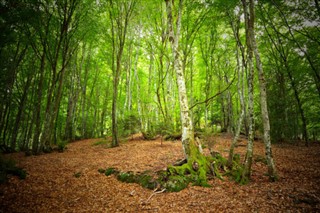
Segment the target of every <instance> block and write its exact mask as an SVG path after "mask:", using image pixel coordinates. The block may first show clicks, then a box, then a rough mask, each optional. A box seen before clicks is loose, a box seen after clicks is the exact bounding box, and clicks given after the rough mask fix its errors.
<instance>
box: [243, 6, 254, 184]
mask: <svg viewBox="0 0 320 213" xmlns="http://www.w3.org/2000/svg"><path fill="white" fill-rule="evenodd" d="M250 1H251V0H250ZM242 4H243V11H244V16H245V26H246V43H247V56H248V58H247V64H248V77H247V78H248V79H247V80H248V114H249V134H248V145H247V153H246V157H245V162H244V169H243V173H242V179H241V182H243V183H245V182H247V181H248V180H249V179H250V176H251V165H252V155H253V140H254V109H253V106H254V100H253V98H254V90H253V89H254V88H253V86H254V82H253V81H254V67H253V47H252V35H251V34H252V32H253V20H254V19H253V16H252V15H253V14H252V13H251V12H250V13H249V12H248V4H247V0H242Z"/></svg>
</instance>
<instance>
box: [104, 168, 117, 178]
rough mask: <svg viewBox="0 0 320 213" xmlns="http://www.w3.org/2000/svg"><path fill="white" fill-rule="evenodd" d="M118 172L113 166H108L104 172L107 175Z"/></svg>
mask: <svg viewBox="0 0 320 213" xmlns="http://www.w3.org/2000/svg"><path fill="white" fill-rule="evenodd" d="M116 172H117V171H116V169H115V168H112V167H111V168H107V169H106V170H105V172H104V174H105V175H106V176H109V175H112V174H115V173H116Z"/></svg>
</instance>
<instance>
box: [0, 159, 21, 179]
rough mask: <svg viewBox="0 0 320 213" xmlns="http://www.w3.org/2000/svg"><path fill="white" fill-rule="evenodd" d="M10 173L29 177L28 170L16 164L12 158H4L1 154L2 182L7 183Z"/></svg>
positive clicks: (0, 173)
mask: <svg viewBox="0 0 320 213" xmlns="http://www.w3.org/2000/svg"><path fill="white" fill-rule="evenodd" d="M9 175H14V176H17V177H19V178H20V179H25V178H26V177H27V172H26V171H25V170H24V169H22V168H20V167H17V166H16V162H15V161H14V160H12V159H4V158H3V157H2V156H0V183H5V182H7V180H8V176H9Z"/></svg>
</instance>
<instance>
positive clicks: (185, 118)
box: [166, 0, 194, 158]
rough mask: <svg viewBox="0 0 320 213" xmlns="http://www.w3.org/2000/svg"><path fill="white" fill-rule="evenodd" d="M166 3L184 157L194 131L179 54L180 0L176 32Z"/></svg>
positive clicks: (168, 4)
mask: <svg viewBox="0 0 320 213" xmlns="http://www.w3.org/2000/svg"><path fill="white" fill-rule="evenodd" d="M166 3H167V13H168V25H169V26H168V28H169V32H168V33H169V41H170V42H171V45H172V57H173V61H174V64H173V66H174V70H175V72H176V78H177V84H178V92H179V103H180V113H181V128H182V138H181V140H182V145H183V150H184V154H185V156H186V158H188V157H189V155H190V143H193V142H194V133H193V127H192V120H191V116H190V111H189V105H188V98H187V91H186V84H185V77H184V73H183V69H182V65H181V60H180V55H179V36H180V29H181V12H182V0H180V1H179V11H178V17H177V21H176V23H177V24H176V33H174V30H173V24H172V22H173V21H172V2H171V0H166Z"/></svg>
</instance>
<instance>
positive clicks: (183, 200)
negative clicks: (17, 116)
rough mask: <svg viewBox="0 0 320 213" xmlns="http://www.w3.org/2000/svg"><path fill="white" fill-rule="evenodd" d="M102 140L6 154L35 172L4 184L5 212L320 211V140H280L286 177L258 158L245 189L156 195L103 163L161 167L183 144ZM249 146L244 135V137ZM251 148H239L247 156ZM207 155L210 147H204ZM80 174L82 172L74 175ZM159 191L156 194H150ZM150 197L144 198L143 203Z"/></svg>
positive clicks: (280, 165)
mask: <svg viewBox="0 0 320 213" xmlns="http://www.w3.org/2000/svg"><path fill="white" fill-rule="evenodd" d="M97 141H99V139H97V140H96V139H93V140H84V141H79V142H75V143H71V144H69V145H68V149H67V150H66V151H65V152H64V153H51V154H46V155H40V156H30V157H25V156H24V154H23V153H15V154H11V155H7V156H6V157H12V158H14V159H15V160H16V161H17V162H18V166H20V167H23V168H24V169H26V171H27V172H28V176H27V178H26V179H25V180H19V179H18V178H16V177H11V178H10V179H9V182H8V183H7V184H3V185H0V203H1V204H0V212H116V211H118V212H144V211H153V212H186V211H188V212H215V211H218V212H219V211H220V212H253V211H258V212H279V211H280V212H281V211H294V212H299V211H304V212H319V211H320V199H319V197H320V169H319V168H320V155H319V153H320V145H319V144H312V145H311V147H309V148H305V147H302V146H294V145H274V146H273V154H274V158H275V161H276V165H277V169H278V172H279V176H280V179H279V181H277V182H275V183H270V182H269V181H268V177H267V176H265V175H264V174H265V173H266V172H267V167H266V165H265V164H264V163H262V162H261V161H257V162H254V164H253V166H252V169H253V173H252V180H251V182H250V183H249V184H248V185H245V186H240V185H238V184H236V183H235V182H233V181H229V180H228V179H227V178H225V180H224V181H221V180H219V179H213V180H211V181H210V184H211V185H212V187H211V188H203V187H198V186H190V185H189V187H188V188H186V189H185V190H182V191H180V192H178V193H167V192H163V193H157V194H154V195H152V194H153V193H154V192H153V191H151V190H147V189H144V188H142V187H141V186H139V185H138V184H134V183H133V184H128V183H122V182H120V181H118V180H116V178H115V177H114V176H108V177H107V176H105V175H102V174H100V173H99V172H98V169H99V168H104V169H105V168H109V167H114V168H117V169H119V170H121V171H133V172H141V171H145V170H152V171H157V170H160V169H164V168H165V167H166V166H167V165H168V164H172V163H174V162H176V161H177V160H178V159H182V158H183V153H182V147H181V144H180V143H179V142H163V144H162V145H161V141H160V139H159V140H154V141H144V140H141V136H139V135H136V136H134V138H133V140H132V139H130V140H129V141H128V142H126V143H124V144H122V145H121V146H120V147H117V148H112V149H106V148H105V147H104V146H102V145H95V146H94V145H93V144H94V143H96V142H97ZM215 141H216V144H215V147H214V149H215V150H217V151H220V152H221V154H222V155H223V156H224V157H227V154H228V153H227V152H226V151H225V150H227V149H228V147H229V145H230V142H231V137H230V136H228V135H223V136H221V137H216V138H215ZM242 143H245V140H242ZM254 146H255V147H254V149H255V151H254V152H255V154H256V155H259V156H264V146H263V144H262V143H261V142H255V145H254ZM245 149H246V147H245V146H238V147H237V148H236V150H235V151H236V153H239V154H240V155H241V159H243V157H244V154H245ZM204 151H205V152H208V150H204ZM75 174H79V177H75ZM151 195H152V197H151ZM146 200H148V202H145V203H143V202H142V201H146Z"/></svg>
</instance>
